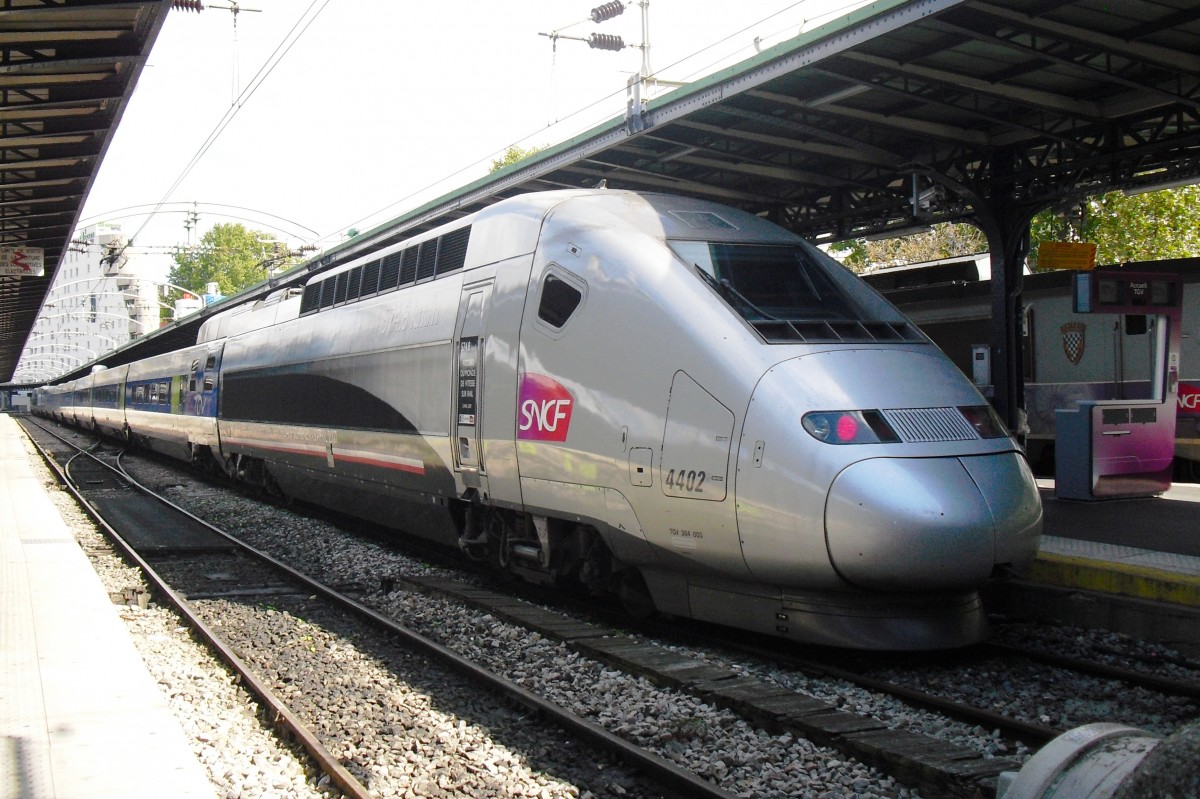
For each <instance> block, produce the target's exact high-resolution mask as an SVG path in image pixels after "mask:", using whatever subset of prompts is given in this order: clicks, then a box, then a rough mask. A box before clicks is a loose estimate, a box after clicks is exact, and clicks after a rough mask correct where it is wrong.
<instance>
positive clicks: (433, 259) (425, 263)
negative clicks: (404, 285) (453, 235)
mask: <svg viewBox="0 0 1200 799" xmlns="http://www.w3.org/2000/svg"><path fill="white" fill-rule="evenodd" d="M436 264H437V239H430V240H429V241H423V242H421V246H420V247H419V248H418V255H417V282H418V283H420V282H421V281H422V280H428V279H429V278H431V277H433V272H434V268H435V265H436Z"/></svg>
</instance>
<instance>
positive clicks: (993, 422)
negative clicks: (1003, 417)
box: [958, 405, 1008, 438]
mask: <svg viewBox="0 0 1200 799" xmlns="http://www.w3.org/2000/svg"><path fill="white" fill-rule="evenodd" d="M958 412H959V413H961V414H962V415H963V418H964V419H966V420H967V421H968V422H969V423H970V425H971V427H974V428H975V432H976V433H978V434H979V437H980V438H1006V437H1007V436H1008V429H1007V428H1005V426H1004V422H1002V421H1000V417H999V416H997V415H996V412H995V411H994V410H992V406H991V405H963V406H960V407H959V409H958Z"/></svg>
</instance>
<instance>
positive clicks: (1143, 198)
mask: <svg viewBox="0 0 1200 799" xmlns="http://www.w3.org/2000/svg"><path fill="white" fill-rule="evenodd" d="M1030 238H1031V247H1030V250H1031V252H1030V260H1031V261H1035V263H1036V257H1037V245H1038V244H1039V243H1041V242H1043V241H1083V242H1090V243H1093V244H1095V245H1096V263H1100V264H1115V263H1122V262H1124V261H1154V260H1161V259H1163V258H1190V257H1192V256H1195V255H1196V254H1197V253H1200V185H1191V186H1183V187H1181V188H1177V189H1164V190H1162V191H1153V192H1146V193H1144V194H1135V195H1133V196H1129V195H1126V194H1125V193H1124V192H1120V191H1113V192H1109V193H1108V194H1102V195H1099V196H1096V197H1089V198H1088V199H1086V200H1084V201H1083V202H1080V203H1075V204H1072V205H1071V206H1070V207H1068V208H1067V209H1065V210H1063V209H1058V210H1050V211H1043V212H1042V213H1040V214H1038V215H1037V216H1035V217H1034V218H1033V222H1032V223H1031V225H1030Z"/></svg>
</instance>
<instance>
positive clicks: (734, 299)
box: [692, 264, 783, 322]
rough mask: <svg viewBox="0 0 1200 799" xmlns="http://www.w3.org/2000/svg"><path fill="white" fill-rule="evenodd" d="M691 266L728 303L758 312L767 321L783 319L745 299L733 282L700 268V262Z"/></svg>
mask: <svg viewBox="0 0 1200 799" xmlns="http://www.w3.org/2000/svg"><path fill="white" fill-rule="evenodd" d="M692 266H694V267H696V271H697V272H698V273H699V274H700V277H701V278H702V279H703V280H704V282H705V283H707V284H708V285H709V286H711V287H712V289H713V291H715V292H717V294H720V295H721V296H722V297H723V298H725V301H726V302H728V303H730V304H731V305H732V304H734V303H739V304H740V305H742V306H743V307H744V308H745V309H746V310H747V311H750V312H751V313H756V314H758V315H759V316H761V317H762V318H763V319H766V320H767V321H768V322H780V321H783V320H781V319H780V318H779V317H777V316H772V315H771V314H769V313H767V312H766V311H764V310H763V309H762V308H759V307H758V306H757V305H755V304H754V303H753V302H751V301H750V300H749V299H747V297H746V295H745V294H743V293H742V292H740V291H738V290H737V289H735V288H734V287H733V284H732V283H730V282H729V279H728V278H721V279H720V280H717V279H716V278H715V277H713V276H712V275H710V274H709V273H708V272H707V271H705V270H704V269H701V268H700V264H692ZM742 316H743V317H745V316H746V314H742Z"/></svg>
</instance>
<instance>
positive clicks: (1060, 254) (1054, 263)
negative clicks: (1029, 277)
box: [1037, 241, 1096, 272]
mask: <svg viewBox="0 0 1200 799" xmlns="http://www.w3.org/2000/svg"><path fill="white" fill-rule="evenodd" d="M1095 267H1096V245H1095V244H1086V243H1077V242H1069V241H1043V242H1042V243H1041V244H1039V245H1038V257H1037V271H1039V272H1049V271H1052V270H1057V269H1073V270H1075V271H1079V272H1083V271H1087V270H1089V269H1094V268H1095Z"/></svg>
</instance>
